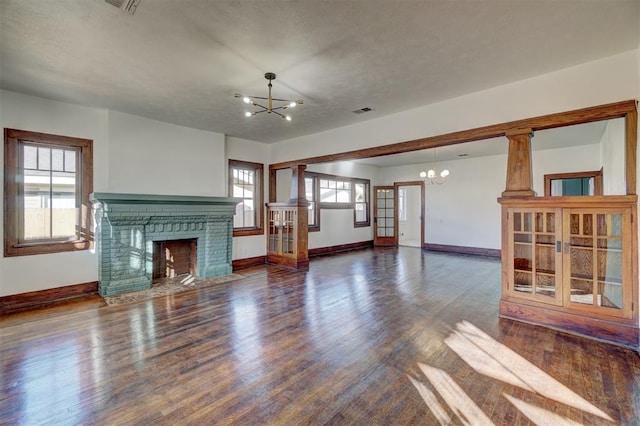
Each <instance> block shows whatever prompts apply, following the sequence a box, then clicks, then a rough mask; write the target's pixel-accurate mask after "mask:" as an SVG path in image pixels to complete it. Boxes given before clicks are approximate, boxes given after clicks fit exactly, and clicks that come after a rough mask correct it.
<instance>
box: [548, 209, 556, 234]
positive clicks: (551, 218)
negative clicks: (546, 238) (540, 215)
mask: <svg viewBox="0 0 640 426" xmlns="http://www.w3.org/2000/svg"><path fill="white" fill-rule="evenodd" d="M547 232H549V233H551V234H553V233H555V232H556V215H555V213H547Z"/></svg>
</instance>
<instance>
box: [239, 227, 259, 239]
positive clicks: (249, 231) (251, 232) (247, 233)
mask: <svg viewBox="0 0 640 426" xmlns="http://www.w3.org/2000/svg"><path fill="white" fill-rule="evenodd" d="M250 235H264V229H263V228H251V229H234V230H233V236H234V237H248V236H250Z"/></svg>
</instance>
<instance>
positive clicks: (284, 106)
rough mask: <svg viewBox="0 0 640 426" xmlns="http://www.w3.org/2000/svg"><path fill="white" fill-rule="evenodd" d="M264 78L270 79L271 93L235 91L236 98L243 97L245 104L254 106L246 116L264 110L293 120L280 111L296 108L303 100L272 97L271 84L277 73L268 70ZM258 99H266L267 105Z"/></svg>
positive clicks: (251, 115)
mask: <svg viewBox="0 0 640 426" xmlns="http://www.w3.org/2000/svg"><path fill="white" fill-rule="evenodd" d="M264 78H266V79H267V80H269V86H268V87H269V95H268V96H267V97H266V98H264V97H261V96H249V95H242V94H240V93H234V95H233V96H234V97H236V98H242V101H243V102H244V103H245V104H248V105H251V106H252V107H254V108H257V109H254V110H253V111H246V112H245V113H244V115H245V116H246V117H253V116H254V115H257V114H260V113H262V112H266V113H269V114H271V113H274V114H276V115H278V116H279V117H281V118H284V119H285V120H287V121H291V116H290V115H285V114H283V113H282V112H280V111H286V110H288V109H290V108H295V107H296V106H297V105H302V104H303V102H302V101H301V100H296V101H292V100H288V99H278V98H272V97H271V87H273V85H272V84H271V81H273V80H275V79H276V75H275V73H272V72H268V73H265V75H264ZM256 100H258V101H266V105H264V103H265V102H262V103H261V102H257V101H256Z"/></svg>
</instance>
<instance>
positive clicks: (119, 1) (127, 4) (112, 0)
mask: <svg viewBox="0 0 640 426" xmlns="http://www.w3.org/2000/svg"><path fill="white" fill-rule="evenodd" d="M104 1H106V2H107V3H109V4H110V5H111V6H115V7H117V8H118V9H120V10H122V11H123V12H125V13H128V14H129V15H133V14H134V13H135V12H136V9H138V6H140V2H141V1H142V0H104Z"/></svg>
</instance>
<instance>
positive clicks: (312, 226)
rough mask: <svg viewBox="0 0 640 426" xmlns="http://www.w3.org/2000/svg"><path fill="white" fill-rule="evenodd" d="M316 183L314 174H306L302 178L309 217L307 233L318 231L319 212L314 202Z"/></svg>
mask: <svg viewBox="0 0 640 426" xmlns="http://www.w3.org/2000/svg"><path fill="white" fill-rule="evenodd" d="M316 181H317V178H316V176H315V175H314V174H310V173H306V174H305V177H304V192H305V197H306V198H307V201H308V202H309V213H308V214H309V216H308V221H307V223H308V231H309V232H313V231H319V230H320V214H319V213H320V212H319V210H318V204H317V202H316V199H317V196H316Z"/></svg>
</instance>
